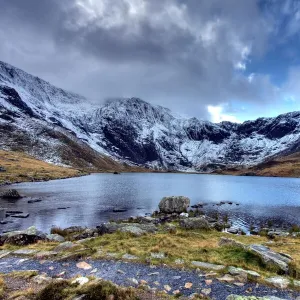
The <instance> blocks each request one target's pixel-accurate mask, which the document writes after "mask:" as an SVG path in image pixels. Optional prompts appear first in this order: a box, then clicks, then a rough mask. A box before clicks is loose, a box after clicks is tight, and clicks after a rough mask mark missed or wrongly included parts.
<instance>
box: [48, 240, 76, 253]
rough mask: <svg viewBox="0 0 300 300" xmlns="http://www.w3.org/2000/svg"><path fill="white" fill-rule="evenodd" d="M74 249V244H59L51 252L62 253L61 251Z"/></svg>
mask: <svg viewBox="0 0 300 300" xmlns="http://www.w3.org/2000/svg"><path fill="white" fill-rule="evenodd" d="M74 247H76V245H75V244H73V243H72V242H64V243H61V244H59V245H58V246H56V247H55V248H54V249H53V251H55V252H63V251H66V250H69V249H72V248H74Z"/></svg>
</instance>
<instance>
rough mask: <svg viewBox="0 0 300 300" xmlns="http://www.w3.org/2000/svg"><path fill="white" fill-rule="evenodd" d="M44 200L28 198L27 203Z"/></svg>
mask: <svg viewBox="0 0 300 300" xmlns="http://www.w3.org/2000/svg"><path fill="white" fill-rule="evenodd" d="M42 201H43V200H41V199H31V200H28V201H27V203H29V204H32V203H38V202H42Z"/></svg>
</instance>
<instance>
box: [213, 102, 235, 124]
mask: <svg viewBox="0 0 300 300" xmlns="http://www.w3.org/2000/svg"><path fill="white" fill-rule="evenodd" d="M207 111H208V112H209V113H210V115H211V121H212V122H214V123H220V122H223V121H229V122H234V123H241V121H240V120H239V119H238V118H237V117H235V116H232V115H227V114H224V107H222V106H212V105H209V106H207Z"/></svg>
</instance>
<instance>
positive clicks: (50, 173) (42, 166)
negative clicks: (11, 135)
mask: <svg viewBox="0 0 300 300" xmlns="http://www.w3.org/2000/svg"><path fill="white" fill-rule="evenodd" d="M0 166H1V167H4V168H5V169H6V172H0V184H1V183H4V182H8V181H9V182H24V181H41V180H50V179H60V178H69V177H74V176H80V175H84V174H86V173H85V172H83V171H80V170H76V169H73V168H66V167H60V166H56V165H52V164H48V163H46V162H43V161H40V160H38V159H35V158H33V157H32V156H30V155H27V154H25V153H23V152H16V151H4V150H0Z"/></svg>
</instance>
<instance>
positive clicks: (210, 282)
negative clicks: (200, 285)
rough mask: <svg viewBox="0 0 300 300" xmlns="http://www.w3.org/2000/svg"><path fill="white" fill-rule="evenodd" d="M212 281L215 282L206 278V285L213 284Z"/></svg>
mask: <svg viewBox="0 0 300 300" xmlns="http://www.w3.org/2000/svg"><path fill="white" fill-rule="evenodd" d="M212 283H213V281H212V280H211V279H206V280H205V284H206V285H211V284H212Z"/></svg>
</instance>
